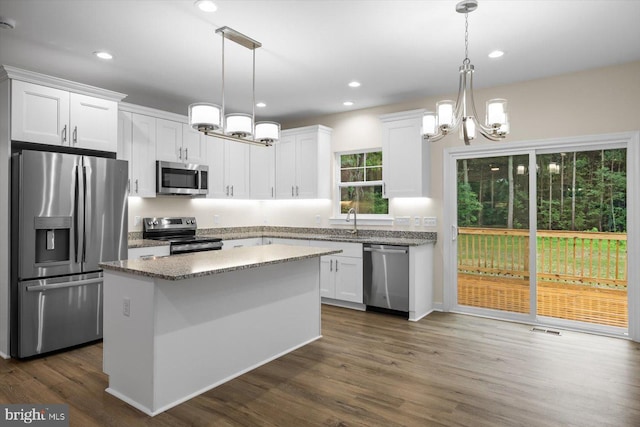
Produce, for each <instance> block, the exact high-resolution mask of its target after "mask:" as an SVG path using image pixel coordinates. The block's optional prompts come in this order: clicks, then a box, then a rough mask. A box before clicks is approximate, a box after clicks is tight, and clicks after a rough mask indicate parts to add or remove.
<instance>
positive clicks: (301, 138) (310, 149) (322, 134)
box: [274, 126, 331, 199]
mask: <svg viewBox="0 0 640 427" xmlns="http://www.w3.org/2000/svg"><path fill="white" fill-rule="evenodd" d="M274 147H275V153H276V154H275V155H276V180H275V183H276V198H278V199H298V198H299V199H314V198H329V197H331V129H330V128H327V127H324V126H308V127H304V128H296V129H289V130H285V131H282V132H281V134H280V140H279V141H278V142H276V143H275V144H274Z"/></svg>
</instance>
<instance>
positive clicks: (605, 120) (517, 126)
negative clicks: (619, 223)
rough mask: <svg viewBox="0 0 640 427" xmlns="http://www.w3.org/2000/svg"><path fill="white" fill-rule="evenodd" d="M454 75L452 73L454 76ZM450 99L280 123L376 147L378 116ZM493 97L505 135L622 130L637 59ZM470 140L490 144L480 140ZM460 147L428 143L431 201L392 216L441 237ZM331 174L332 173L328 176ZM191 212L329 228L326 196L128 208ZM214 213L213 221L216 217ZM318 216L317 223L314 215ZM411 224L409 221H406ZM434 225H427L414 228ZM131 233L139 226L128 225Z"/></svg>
mask: <svg viewBox="0 0 640 427" xmlns="http://www.w3.org/2000/svg"><path fill="white" fill-rule="evenodd" d="M452 78H456V75H455V73H454V75H452ZM445 98H449V99H451V98H455V94H441V95H438V96H433V97H429V98H422V99H416V100H414V101H411V102H405V103H401V104H393V105H386V106H382V107H376V108H369V109H364V110H357V111H352V112H349V113H342V114H334V115H328V116H322V117H314V118H310V119H307V120H300V121H296V122H289V123H283V128H285V129H290V128H294V127H300V126H309V125H314V124H322V125H325V126H328V127H330V128H332V129H333V133H332V138H331V147H332V152H336V151H347V150H355V149H368V148H379V147H381V146H382V140H381V135H382V132H381V129H382V128H381V124H380V121H379V119H378V116H379V115H381V114H387V113H394V112H400V111H408V110H412V109H417V108H427V109H434V108H435V103H436V102H437V101H438V100H440V99H445ZM491 98H506V99H507V100H508V102H509V114H510V120H511V134H510V135H509V137H508V141H522V140H532V139H545V138H552V137H554V138H555V137H564V136H578V135H588V134H601V133H612V132H622V131H633V130H640V102H638V100H639V99H640V61H638V62H633V63H629V64H622V65H617V66H612V67H605V68H599V69H594V70H587V71H582V72H579V73H573V74H567V75H561V76H555V77H550V78H545V79H539V80H533V81H528V82H523V83H517V84H511V85H505V86H499V87H494V88H488V89H482V90H476V91H475V99H476V102H477V104H478V105H477V107H478V110H479V111H478V113H479V114H480V115H483V114H484V102H485V101H486V100H488V99H491ZM475 144H487V145H489V144H492V142H490V141H486V140H478V141H477V142H475ZM459 145H463V142H462V141H460V140H459V139H458V138H457V136H454V135H450V136H448V137H446V138H444V139H443V140H441V141H439V142H437V143H434V144H433V146H432V149H431V183H432V184H431V195H432V197H431V198H429V199H424V198H420V199H394V200H391V203H390V210H391V213H392V214H393V215H395V216H410V217H414V216H419V217H424V216H435V217H437V219H438V226H437V227H436V228H435V230H436V231H438V232H439V233H440V234H439V235H441V232H442V224H443V219H444V218H447V216H448V214H447V213H445V212H443V208H442V200H443V197H442V196H443V186H442V179H443V171H442V162H443V149H444V148H445V147H453V146H459ZM328 179H330V177H328ZM174 214H175V215H195V216H196V217H197V219H198V225H199V226H200V227H205V228H208V227H228V226H250V225H263V224H265V223H266V224H268V225H277V226H296V227H317V226H318V225H320V226H323V227H324V226H327V225H328V221H327V218H329V217H330V216H331V214H332V208H331V201H329V200H295V201H264V202H256V201H237V200H229V201H228V200H189V199H186V200H177V199H175V198H159V199H155V200H154V199H146V200H142V199H138V200H137V201H133V202H132V203H131V204H130V206H129V215H130V218H131V219H132V220H131V221H133V218H134V216H135V215H140V216H147V215H148V216H153V215H158V216H167V215H174ZM214 215H218V216H219V223H218V224H215V223H214V219H213V218H214ZM317 215H320V217H321V221H320V224H317V222H316V216H317ZM409 228H410V229H415V227H409ZM418 229H420V230H432V229H431V228H424V227H421V228H418ZM130 230H131V231H139V230H140V226H134V225H133V223H132V222H131V223H130ZM434 254H435V260H434V261H435V262H434V266H435V271H434V283H435V293H434V301H435V302H442V296H443V282H442V260H443V257H444V254H443V253H442V245H441V244H436V247H435V251H434Z"/></svg>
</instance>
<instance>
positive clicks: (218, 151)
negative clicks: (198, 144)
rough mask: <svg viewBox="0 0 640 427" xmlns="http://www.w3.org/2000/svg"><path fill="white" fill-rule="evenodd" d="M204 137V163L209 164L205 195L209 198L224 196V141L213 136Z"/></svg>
mask: <svg viewBox="0 0 640 427" xmlns="http://www.w3.org/2000/svg"><path fill="white" fill-rule="evenodd" d="M204 139H205V144H206V145H207V150H206V155H207V160H206V162H205V163H206V164H207V165H208V166H209V174H208V177H209V192H208V193H207V197H208V198H210V199H220V198H224V197H226V193H225V176H224V175H225V174H224V164H225V161H224V146H225V141H224V140H223V139H220V138H216V137H214V136H205V137H204Z"/></svg>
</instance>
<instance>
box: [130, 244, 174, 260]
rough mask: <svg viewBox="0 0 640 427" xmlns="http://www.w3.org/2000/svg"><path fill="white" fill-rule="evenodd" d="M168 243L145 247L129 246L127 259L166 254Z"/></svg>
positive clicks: (167, 252) (167, 253)
mask: <svg viewBox="0 0 640 427" xmlns="http://www.w3.org/2000/svg"><path fill="white" fill-rule="evenodd" d="M169 250H170V248H169V245H166V246H149V247H146V248H129V255H128V256H129V259H138V258H142V257H148V256H168V255H169Z"/></svg>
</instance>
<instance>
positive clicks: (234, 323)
mask: <svg viewBox="0 0 640 427" xmlns="http://www.w3.org/2000/svg"><path fill="white" fill-rule="evenodd" d="M171 258H173V257H171ZM319 278H320V262H319V258H318V257H315V258H308V259H302V260H295V261H289V262H285V263H281V264H270V265H264V266H260V267H255V268H249V269H239V270H235V271H229V272H223V273H218V274H211V275H206V276H202V277H194V278H189V279H185V280H165V279H161V278H157V277H148V276H145V275H139V274H131V273H127V272H121V271H115V270H109V269H105V271H104V281H105V287H104V299H105V305H104V307H105V310H104V344H103V347H104V372H105V373H106V374H108V375H109V388H107V392H108V393H110V394H112V395H114V396H116V397H118V398H119V399H121V400H123V401H125V402H127V403H128V404H130V405H132V406H134V407H136V408H138V409H139V410H141V411H143V412H145V413H146V414H148V415H151V416H154V415H156V414H159V413H161V412H163V411H166V410H167V409H169V408H171V407H173V406H176V405H178V404H180V403H182V402H184V401H186V400H188V399H191V398H193V397H195V396H197V395H199V394H201V393H203V392H206V391H207V390H210V389H212V388H214V387H216V386H218V385H220V384H222V383H224V382H227V381H229V380H231V379H233V378H235V377H237V376H239V375H241V374H243V373H245V372H248V371H250V370H252V369H254V368H256V367H258V366H260V365H263V364H265V363H267V362H269V361H271V360H273V359H276V358H278V357H279V356H282V355H284V354H286V353H289V352H291V351H293V350H295V349H297V348H299V347H301V346H304V345H305V344H308V343H310V342H312V341H314V340H316V339H318V338H320V336H321V335H320V334H321V331H320V290H319ZM127 304H128V315H127Z"/></svg>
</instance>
